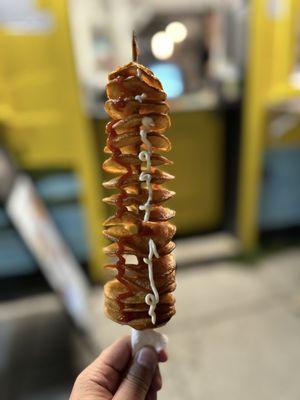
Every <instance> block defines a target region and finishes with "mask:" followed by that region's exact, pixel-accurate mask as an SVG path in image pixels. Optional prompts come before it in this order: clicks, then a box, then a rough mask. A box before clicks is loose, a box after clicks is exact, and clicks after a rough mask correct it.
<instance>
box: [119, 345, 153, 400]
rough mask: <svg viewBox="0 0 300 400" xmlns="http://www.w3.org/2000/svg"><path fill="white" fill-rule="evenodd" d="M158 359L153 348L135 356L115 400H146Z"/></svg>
mask: <svg viewBox="0 0 300 400" xmlns="http://www.w3.org/2000/svg"><path fill="white" fill-rule="evenodd" d="M157 365H158V357H157V354H156V352H155V350H154V349H153V348H152V347H143V348H142V349H141V350H140V351H139V352H138V353H137V354H136V356H135V358H134V360H133V362H132V364H131V366H130V368H129V370H128V372H127V374H126V376H125V379H124V380H123V382H122V383H121V385H120V387H119V389H118V391H117V392H116V394H115V396H114V400H124V399H130V400H144V399H145V397H146V395H147V393H148V390H149V388H150V385H151V382H152V379H153V377H154V374H155V370H156V368H157Z"/></svg>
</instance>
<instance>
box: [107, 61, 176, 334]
mask: <svg viewBox="0 0 300 400" xmlns="http://www.w3.org/2000/svg"><path fill="white" fill-rule="evenodd" d="M106 93H107V97H108V100H107V102H106V104H105V110H106V112H107V114H108V115H109V116H110V117H111V118H112V121H111V122H110V123H109V124H108V125H107V128H106V133H107V141H106V147H105V149H104V151H105V152H106V153H107V154H109V158H108V159H107V160H105V161H104V163H103V169H104V170H105V171H106V172H107V173H109V174H112V175H115V177H112V178H111V179H110V180H108V181H106V182H105V183H104V184H103V185H104V187H105V188H106V189H112V190H116V191H117V193H114V194H112V195H111V196H109V197H106V198H105V199H103V201H104V202H106V203H107V204H111V205H114V206H116V213H115V215H113V216H112V217H109V218H108V219H107V220H106V221H105V222H104V224H103V225H104V228H105V229H104V232H103V233H104V235H105V236H106V237H107V238H108V239H110V240H111V241H112V243H111V244H110V245H109V246H107V247H105V248H104V253H105V254H106V255H108V256H110V257H112V258H113V259H114V260H115V261H114V262H112V263H111V264H108V265H106V268H109V269H111V270H114V271H115V279H114V280H112V281H110V282H108V283H107V284H106V285H105V288H104V297H105V304H104V308H105V314H106V315H107V317H108V318H110V319H112V320H113V321H115V322H118V323H120V324H128V325H130V326H131V327H133V328H135V329H148V328H153V327H158V326H161V325H163V324H165V323H166V322H167V321H168V320H169V319H170V318H171V317H172V316H173V315H174V314H175V299H174V296H173V295H172V292H173V291H174V290H175V288H176V283H175V272H176V265H175V259H174V256H173V254H172V251H173V250H174V248H175V244H174V242H172V237H173V236H174V234H175V232H176V227H175V225H173V224H172V223H170V222H169V220H170V219H171V218H173V217H174V215H175V211H173V210H171V209H169V208H166V207H164V206H163V205H162V203H164V202H165V201H166V200H168V199H169V198H171V197H172V196H173V195H174V192H172V191H169V190H168V189H166V188H164V187H162V186H161V185H162V184H164V183H166V182H168V181H169V180H171V179H173V178H174V177H173V176H172V175H171V174H169V173H167V172H165V171H162V170H161V169H159V167H162V166H164V165H170V164H172V161H170V160H169V159H168V158H167V157H165V156H162V155H161V154H159V153H157V151H162V152H167V151H169V150H170V149H171V143H170V140H169V139H168V138H167V137H166V136H165V133H166V132H167V130H168V129H169V128H170V126H171V122H170V118H169V115H168V112H169V107H168V105H167V103H166V102H165V100H166V94H165V92H164V91H163V88H162V85H161V83H160V81H159V80H158V79H157V78H156V77H155V76H154V75H153V73H152V71H150V70H149V69H148V68H146V67H144V66H143V65H141V64H138V63H136V62H131V63H129V64H127V65H125V66H123V67H119V68H117V69H116V71H113V72H112V73H110V74H109V81H108V83H107V87H106ZM144 117H147V118H148V120H150V121H151V127H148V128H147V139H148V141H149V142H150V144H151V146H152V153H151V171H150V173H151V187H152V191H153V194H152V201H151V207H150V214H149V221H146V222H144V211H143V210H140V209H139V206H140V205H142V204H144V203H145V202H146V201H147V199H148V195H149V191H148V189H147V187H146V184H145V182H141V179H140V174H141V173H142V172H143V171H145V162H144V161H141V159H140V157H139V153H140V152H141V151H142V150H147V146H146V142H145V143H143V141H142V139H141V134H140V131H141V129H144V128H142V127H143V126H144V125H143V124H144V122H143V118H144ZM148 173H149V170H148ZM150 239H152V240H153V242H154V243H155V246H156V249H157V251H158V254H159V258H155V257H154V258H153V278H154V282H155V286H156V289H157V291H158V293H159V303H158V304H157V306H156V309H155V313H156V322H155V325H153V324H152V321H151V318H150V317H149V314H148V313H149V306H148V305H147V304H146V303H145V296H146V295H147V294H149V293H152V288H151V284H150V281H149V271H148V265H147V264H146V263H145V261H144V259H145V258H147V257H148V253H149V240H150ZM127 255H130V256H133V257H135V259H136V263H131V264H128V263H126V260H125V257H126V256H127Z"/></svg>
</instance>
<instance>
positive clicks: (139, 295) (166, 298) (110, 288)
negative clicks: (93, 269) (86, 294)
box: [104, 279, 175, 305]
mask: <svg viewBox="0 0 300 400" xmlns="http://www.w3.org/2000/svg"><path fill="white" fill-rule="evenodd" d="M128 290H129V289H128V288H127V287H126V286H125V285H123V284H122V283H121V282H119V281H118V280H117V279H113V280H111V281H109V282H107V283H106V284H105V285H104V296H105V297H106V298H108V299H111V300H118V301H119V302H120V303H123V304H130V305H135V304H142V305H144V303H145V292H136V293H134V294H132V295H131V296H130V297H129V296H128V297H126V296H124V297H123V295H125V294H126V293H128ZM160 303H161V304H168V305H174V304H175V298H174V296H173V295H172V293H171V292H170V293H164V294H162V296H161V298H160Z"/></svg>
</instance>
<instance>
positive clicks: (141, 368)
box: [70, 336, 168, 400]
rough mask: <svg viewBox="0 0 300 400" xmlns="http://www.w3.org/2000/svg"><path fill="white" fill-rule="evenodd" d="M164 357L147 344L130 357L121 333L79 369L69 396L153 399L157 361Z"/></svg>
mask: <svg viewBox="0 0 300 400" xmlns="http://www.w3.org/2000/svg"><path fill="white" fill-rule="evenodd" d="M167 358H168V357H167V354H166V352H165V351H161V352H160V353H159V354H157V353H156V352H155V350H154V349H153V348H150V347H147V348H144V349H142V350H140V352H138V353H137V355H136V356H135V357H134V358H132V354H131V345H130V337H129V336H124V337H122V338H120V339H118V340H117V341H116V342H114V343H113V344H112V345H111V346H109V347H108V348H106V349H105V350H104V351H103V352H102V353H101V354H100V355H99V357H98V358H97V359H96V360H95V361H93V362H92V363H91V364H90V365H89V366H88V367H87V368H86V369H85V370H84V371H82V372H81V374H80V375H79V376H78V378H77V379H76V381H75V384H74V386H73V390H72V393H71V396H70V400H112V399H113V400H155V399H156V398H157V392H158V391H159V390H160V389H161V387H162V379H161V375H160V371H159V366H158V363H159V362H165V361H167Z"/></svg>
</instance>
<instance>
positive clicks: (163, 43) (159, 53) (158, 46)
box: [151, 31, 174, 60]
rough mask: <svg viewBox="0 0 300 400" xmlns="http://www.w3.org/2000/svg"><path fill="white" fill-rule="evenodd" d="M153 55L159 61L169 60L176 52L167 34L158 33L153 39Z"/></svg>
mask: <svg viewBox="0 0 300 400" xmlns="http://www.w3.org/2000/svg"><path fill="white" fill-rule="evenodd" d="M151 49H152V53H153V54H154V56H155V57H156V58H158V59H159V60H167V59H168V58H170V57H171V55H172V54H173V51H174V44H173V42H172V40H171V39H170V37H169V36H168V35H167V34H166V32H163V31H161V32H157V33H155V35H153V36H152V39H151Z"/></svg>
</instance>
